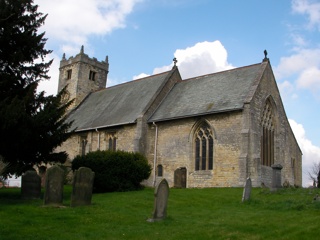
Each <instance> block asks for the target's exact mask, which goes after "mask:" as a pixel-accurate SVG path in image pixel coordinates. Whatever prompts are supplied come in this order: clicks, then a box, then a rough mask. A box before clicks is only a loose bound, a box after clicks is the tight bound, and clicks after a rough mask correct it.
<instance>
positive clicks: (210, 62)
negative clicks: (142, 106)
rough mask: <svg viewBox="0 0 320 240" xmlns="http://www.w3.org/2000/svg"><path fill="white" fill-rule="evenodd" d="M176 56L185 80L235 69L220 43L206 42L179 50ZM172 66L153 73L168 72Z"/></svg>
mask: <svg viewBox="0 0 320 240" xmlns="http://www.w3.org/2000/svg"><path fill="white" fill-rule="evenodd" d="M174 56H175V57H176V59H177V60H178V62H177V66H178V67H179V71H180V74H181V77H182V78H183V79H186V78H191V77H195V76H200V75H204V74H209V73H213V72H218V71H223V70H227V69H231V68H233V66H232V65H231V64H229V63H228V61H227V57H228V54H227V50H226V49H225V48H224V46H223V45H222V44H221V42H220V41H214V42H207V41H204V42H199V43H196V44H195V45H194V46H192V47H188V48H186V49H177V50H176V51H175V53H174ZM172 66H173V64H171V65H169V66H163V67H159V68H155V69H154V71H153V73H154V74H156V73H160V72H164V71H168V70H170V69H171V68H172Z"/></svg>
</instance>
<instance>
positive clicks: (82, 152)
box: [80, 137, 88, 156]
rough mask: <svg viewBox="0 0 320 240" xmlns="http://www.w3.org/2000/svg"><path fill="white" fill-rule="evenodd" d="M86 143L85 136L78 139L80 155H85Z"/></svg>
mask: <svg viewBox="0 0 320 240" xmlns="http://www.w3.org/2000/svg"><path fill="white" fill-rule="evenodd" d="M87 143H88V141H87V138H86V137H81V139H80V150H81V156H84V155H86V147H87Z"/></svg>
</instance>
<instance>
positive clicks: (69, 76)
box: [67, 69, 72, 80]
mask: <svg viewBox="0 0 320 240" xmlns="http://www.w3.org/2000/svg"><path fill="white" fill-rule="evenodd" d="M71 76H72V69H69V70H67V80H69V79H71Z"/></svg>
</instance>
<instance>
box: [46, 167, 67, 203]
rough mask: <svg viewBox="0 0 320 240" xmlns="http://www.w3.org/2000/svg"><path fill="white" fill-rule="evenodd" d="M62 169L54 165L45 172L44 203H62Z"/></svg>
mask: <svg viewBox="0 0 320 240" xmlns="http://www.w3.org/2000/svg"><path fill="white" fill-rule="evenodd" d="M63 183H64V171H63V170H62V169H61V168H60V167H58V166H57V165H54V166H53V167H51V168H49V169H48V170H47V173H46V181H45V192H44V204H45V205H62V200H63Z"/></svg>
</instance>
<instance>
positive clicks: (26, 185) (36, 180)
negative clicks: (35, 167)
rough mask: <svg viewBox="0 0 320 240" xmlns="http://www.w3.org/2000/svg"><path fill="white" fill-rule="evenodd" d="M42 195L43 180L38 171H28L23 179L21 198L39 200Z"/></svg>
mask: <svg viewBox="0 0 320 240" xmlns="http://www.w3.org/2000/svg"><path fill="white" fill-rule="evenodd" d="M40 195H41V178H40V176H39V175H38V174H37V172H36V171H31V170H30V171H27V172H26V173H24V174H23V175H22V177H21V197H22V198H23V199H37V198H40Z"/></svg>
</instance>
